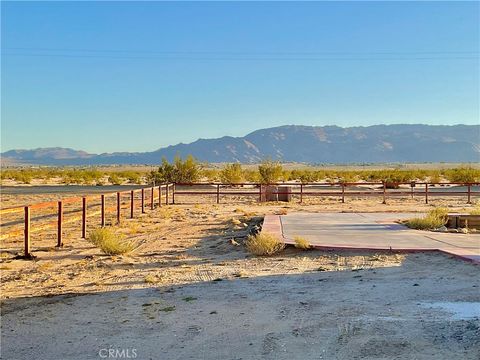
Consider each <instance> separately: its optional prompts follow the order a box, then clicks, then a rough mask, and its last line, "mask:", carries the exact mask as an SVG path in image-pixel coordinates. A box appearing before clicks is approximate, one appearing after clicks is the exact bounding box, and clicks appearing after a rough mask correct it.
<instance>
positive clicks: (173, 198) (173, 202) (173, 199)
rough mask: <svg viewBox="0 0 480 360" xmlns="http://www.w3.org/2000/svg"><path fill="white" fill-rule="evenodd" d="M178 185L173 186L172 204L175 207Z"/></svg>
mask: <svg viewBox="0 0 480 360" xmlns="http://www.w3.org/2000/svg"><path fill="white" fill-rule="evenodd" d="M176 187H177V185H176V184H175V183H173V184H172V204H174V205H175V188H176Z"/></svg>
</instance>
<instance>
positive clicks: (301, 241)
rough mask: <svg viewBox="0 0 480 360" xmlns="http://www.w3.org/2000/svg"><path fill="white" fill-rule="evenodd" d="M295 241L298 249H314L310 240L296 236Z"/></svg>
mask: <svg viewBox="0 0 480 360" xmlns="http://www.w3.org/2000/svg"><path fill="white" fill-rule="evenodd" d="M293 240H294V241H295V247H296V248H297V249H302V250H308V249H311V248H312V246H311V245H310V243H309V242H308V240H307V239H305V238H303V237H301V236H295V237H294V238H293Z"/></svg>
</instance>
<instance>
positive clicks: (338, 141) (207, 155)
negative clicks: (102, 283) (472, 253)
mask: <svg viewBox="0 0 480 360" xmlns="http://www.w3.org/2000/svg"><path fill="white" fill-rule="evenodd" d="M189 154H191V155H193V156H194V157H195V158H197V159H198V160H200V161H205V162H211V163H218V162H240V163H256V162H260V161H262V160H263V159H266V158H270V159H274V160H280V161H284V162H303V163H311V164H319V163H341V164H345V163H378V162H383V163H385V162H478V161H480V125H451V126H446V125H421V124H418V125H410V124H408V125H407V124H404V125H373V126H366V127H345V128H343V127H339V126H302V125H286V126H279V127H273V128H268V129H261V130H257V131H253V132H251V133H250V134H248V135H246V136H243V137H231V136H224V137H221V138H217V139H199V140H197V141H194V142H192V143H189V144H183V143H180V144H177V145H172V146H168V147H165V148H161V149H158V150H155V151H151V152H135V153H130V152H115V153H103V154H90V153H87V152H85V151H79V150H73V149H67V148H58V147H54V148H39V149H34V150H10V151H6V152H4V153H2V154H1V157H2V164H31V165H114V164H119V165H120V164H158V163H159V162H160V161H161V159H162V157H165V158H167V159H168V160H172V159H173V158H174V157H175V156H176V155H180V156H186V155H189Z"/></svg>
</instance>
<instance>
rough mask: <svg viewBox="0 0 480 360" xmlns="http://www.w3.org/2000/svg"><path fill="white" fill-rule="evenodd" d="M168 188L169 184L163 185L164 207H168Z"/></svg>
mask: <svg viewBox="0 0 480 360" xmlns="http://www.w3.org/2000/svg"><path fill="white" fill-rule="evenodd" d="M168 187H169V184H166V185H165V205H168Z"/></svg>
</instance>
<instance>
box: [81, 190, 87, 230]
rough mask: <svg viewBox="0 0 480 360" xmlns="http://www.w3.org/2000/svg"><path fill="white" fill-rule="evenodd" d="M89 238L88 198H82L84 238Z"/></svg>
mask: <svg viewBox="0 0 480 360" xmlns="http://www.w3.org/2000/svg"><path fill="white" fill-rule="evenodd" d="M86 237H87V198H86V197H83V198H82V238H83V239H85V238H86Z"/></svg>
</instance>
